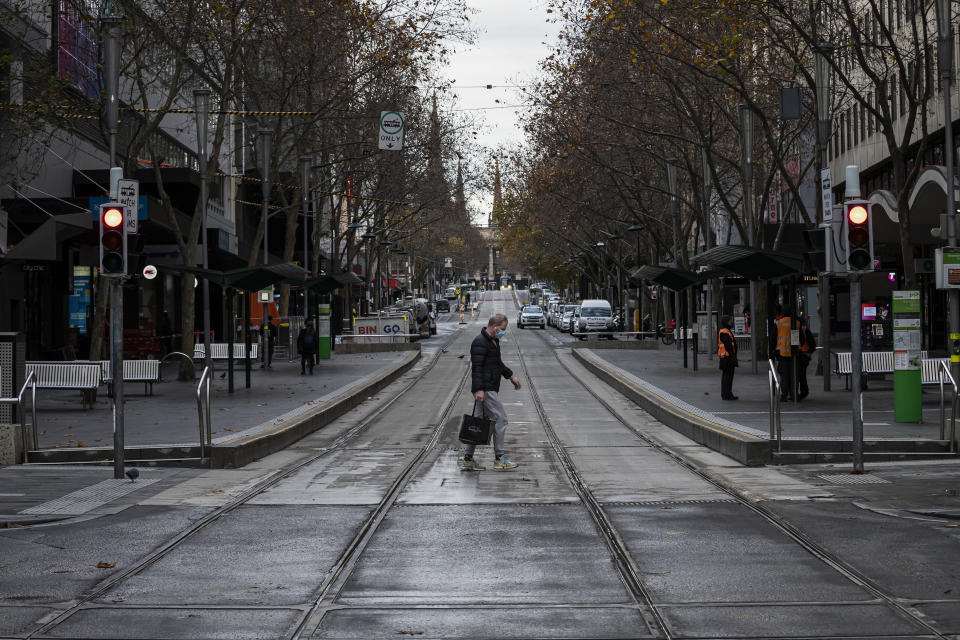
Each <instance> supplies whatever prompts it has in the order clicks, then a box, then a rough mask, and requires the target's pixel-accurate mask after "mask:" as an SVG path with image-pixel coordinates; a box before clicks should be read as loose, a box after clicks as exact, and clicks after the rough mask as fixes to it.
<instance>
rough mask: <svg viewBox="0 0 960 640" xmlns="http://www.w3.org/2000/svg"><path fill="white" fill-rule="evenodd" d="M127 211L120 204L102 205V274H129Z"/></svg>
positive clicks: (109, 203) (108, 203)
mask: <svg viewBox="0 0 960 640" xmlns="http://www.w3.org/2000/svg"><path fill="white" fill-rule="evenodd" d="M125 218H126V209H125V208H124V206H123V205H122V204H120V203H118V202H107V203H105V204H102V205H100V274H101V275H104V276H122V275H126V273H127V225H126V224H125V222H126V220H125Z"/></svg>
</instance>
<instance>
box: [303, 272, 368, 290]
mask: <svg viewBox="0 0 960 640" xmlns="http://www.w3.org/2000/svg"><path fill="white" fill-rule="evenodd" d="M355 284H363V279H362V278H361V277H360V276H358V275H357V274H355V273H352V272H350V271H341V272H340V273H334V274H333V275H329V276H324V277H322V278H316V279H312V280H307V281H306V282H303V283H301V286H303V287H306V288H307V289H310V290H311V291H313V292H315V293H330V292H331V291H334V290H336V289H340V288H342V287H345V286H348V285H355Z"/></svg>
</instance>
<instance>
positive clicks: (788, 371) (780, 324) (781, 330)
mask: <svg viewBox="0 0 960 640" xmlns="http://www.w3.org/2000/svg"><path fill="white" fill-rule="evenodd" d="M774 310H775V312H776V314H777V315H776V327H777V360H778V361H779V366H778V367H777V368H778V369H779V370H780V400H793V349H792V347H791V346H790V330H791V329H792V328H793V319H792V318H791V317H790V316H788V315H784V313H783V307H781V306H780V305H779V304H778V305H777V306H776V307H774Z"/></svg>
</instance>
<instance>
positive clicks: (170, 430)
mask: <svg viewBox="0 0 960 640" xmlns="http://www.w3.org/2000/svg"><path fill="white" fill-rule="evenodd" d="M408 356H409V352H401V351H398V352H386V353H368V354H348V355H343V354H337V353H335V354H334V355H333V357H332V358H331V359H330V360H321V361H320V363H319V364H318V365H317V366H316V367H314V373H313V375H312V376H311V375H300V363H299V361H286V360H284V361H275V362H274V363H273V364H272V367H271V368H270V369H261V368H260V365H259V364H256V365H254V368H253V369H252V370H251V376H250V378H251V382H250V388H249V389H247V388H245V387H244V370H243V368H242V366H237V367H236V369H235V371H234V392H233V393H229V392H228V381H227V372H226V364H225V363H219V362H218V363H217V364H216V373H214V377H213V384H212V394H213V398H212V402H211V406H212V418H211V422H212V423H213V427H212V432H213V441H214V442H215V443H216V442H223V441H226V440H230V439H232V438H233V437H234V435H235V434H236V433H237V432H241V431H247V430H249V429H250V428H256V427H259V426H260V425H263V424H264V423H269V422H271V421H272V420H274V419H275V418H277V417H278V416H281V415H282V414H285V413H287V412H289V411H292V410H295V409H297V408H298V407H302V406H305V405H310V404H315V403H317V402H322V401H323V400H326V399H329V398H331V397H334V396H336V395H338V394H340V393H343V391H345V390H348V389H351V388H354V387H356V386H357V385H358V384H363V382H365V381H366V380H368V379H369V378H370V377H371V376H373V375H375V374H376V373H378V372H380V371H381V370H383V369H384V368H388V367H390V366H392V365H395V364H397V363H399V362H401V361H402V360H403V359H404V358H405V357H408ZM165 374H166V375H175V370H174V369H173V368H172V367H171V369H170V370H168V371H167V372H165ZM143 391H144V390H143V385H142V384H136V383H127V384H126V385H125V387H124V396H125V398H124V434H125V441H126V444H127V446H160V445H171V446H191V445H196V444H198V440H199V437H200V432H199V422H198V416H197V401H196V392H197V381H196V380H193V381H186V382H178V381H176V380H173V381H165V382H162V383H158V384H154V385H153V395H152V396H150V395H144V392H143ZM37 395H38V398H37V400H38V401H37V410H38V412H39V417H38V420H39V422H40V425H41V427H40V432H39V440H40V447H41V448H43V449H51V448H52V449H60V448H74V447H105V446H112V444H113V426H112V417H111V416H112V411H113V410H112V407H113V401H112V400H111V399H110V398H109V397H107V395H106V394H105V393H103V388H101V393H100V394H99V395H98V396H97V401H96V403H95V404H94V407H93V409H89V410H84V409H82V408H81V407H80V395H79V393H77V392H75V391H53V390H51V391H41V392H40V393H38V394H37Z"/></svg>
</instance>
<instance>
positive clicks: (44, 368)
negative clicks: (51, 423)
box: [24, 362, 102, 409]
mask: <svg viewBox="0 0 960 640" xmlns="http://www.w3.org/2000/svg"><path fill="white" fill-rule="evenodd" d="M24 364H25V366H26V375H30V373H31V372H32V373H33V374H34V376H35V377H36V380H37V388H38V389H76V390H78V391H80V393H81V396H80V404H81V406H82V407H83V408H84V409H86V408H91V409H92V408H93V403H94V402H95V401H96V398H97V387H99V386H100V379H101V377H102V373H101V367H100V363H98V362H86V363H84V362H26V363H24Z"/></svg>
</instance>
